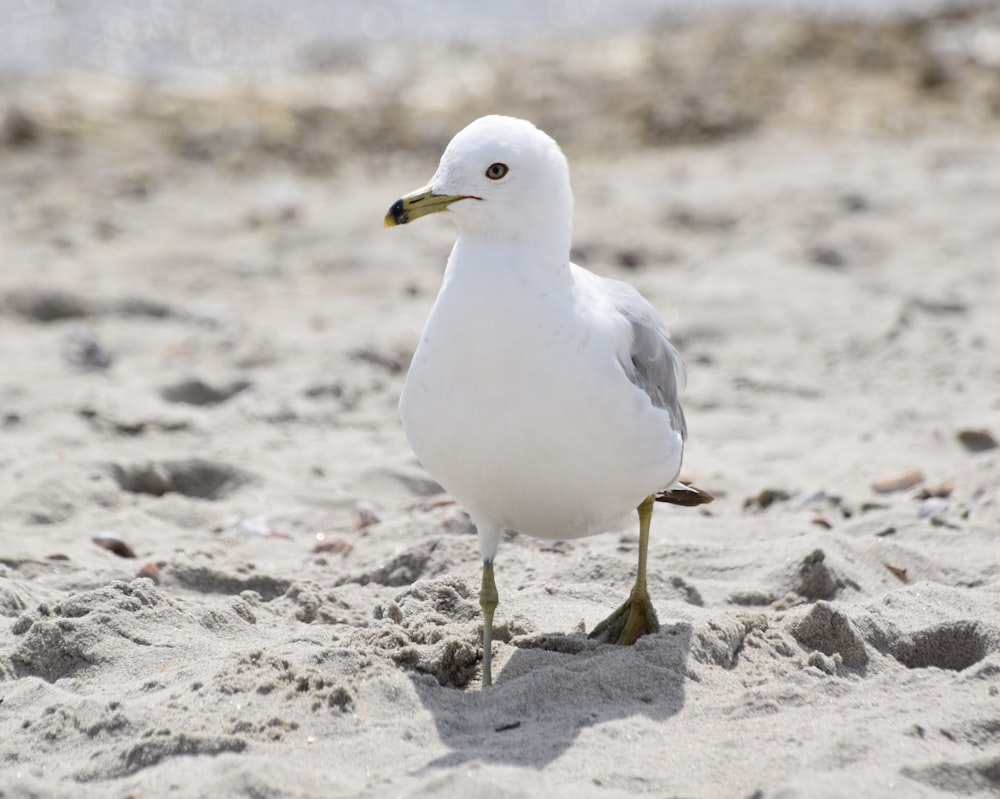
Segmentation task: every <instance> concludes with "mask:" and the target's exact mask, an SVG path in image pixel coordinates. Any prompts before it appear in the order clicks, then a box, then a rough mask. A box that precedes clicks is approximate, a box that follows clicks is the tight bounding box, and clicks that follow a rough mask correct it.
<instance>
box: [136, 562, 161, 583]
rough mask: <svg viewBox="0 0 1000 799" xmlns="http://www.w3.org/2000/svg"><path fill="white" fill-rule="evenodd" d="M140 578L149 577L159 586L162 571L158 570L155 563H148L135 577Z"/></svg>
mask: <svg viewBox="0 0 1000 799" xmlns="http://www.w3.org/2000/svg"><path fill="white" fill-rule="evenodd" d="M135 576H136V577H137V578H138V577H147V578H149V579H150V580H152V581H153V582H154V583H156V584H157V585H159V584H160V570H159V568H157V566H156V564H155V563H147V564H146V565H145V566H143V567H142V568H141V569H139V571H138V572H137V573H136V575H135Z"/></svg>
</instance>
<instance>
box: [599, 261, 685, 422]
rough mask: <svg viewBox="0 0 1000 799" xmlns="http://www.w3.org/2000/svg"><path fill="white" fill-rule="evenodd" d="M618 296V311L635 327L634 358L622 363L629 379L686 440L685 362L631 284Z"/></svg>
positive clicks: (621, 285)
mask: <svg viewBox="0 0 1000 799" xmlns="http://www.w3.org/2000/svg"><path fill="white" fill-rule="evenodd" d="M616 283H617V281H616ZM615 293H616V295H617V296H616V297H615V299H614V304H615V308H616V309H617V310H618V312H619V313H620V314H621V315H622V316H623V317H625V319H626V320H628V323H629V325H630V326H631V328H632V347H631V352H630V355H631V358H630V361H629V362H625V361H624V360H623V361H622V368H624V370H625V374H626V375H628V378H629V380H631V381H632V383H633V384H635V385H636V386H638V387H639V388H641V389H642V390H643V391H645V392H646V393H647V394H648V395H649V399H650V400H651V401H652V403H653V405H655V406H656V407H657V408H664V409H665V410H666V411H668V412H669V413H670V417H671V419H672V420H673V423H674V428H675V429H676V430H677V431H678V432H679V433H680V434H681V438H682V439H684V440H686V439H687V422H686V421H685V419H684V410H683V409H682V408H681V401H680V396H679V395H680V390H681V389H682V388H684V385H685V383H686V382H687V370H686V369H685V368H684V361H682V360H681V356H680V353H678V352H677V350H676V349H675V348H674V345H673V344H672V343H671V341H670V334H669V333H668V332H667V327H666V325H664V324H663V320H662V319H660V316H659V314H657V312H656V310H655V309H654V308H653V306H652V305H650V304H649V303H648V302H647V301H646V300H645V299H644V298H643V296H642V295H641V294H639V292H638V291H636V290H635V289H634V288H632V287H631V286H630V285H628V284H627V283H617V286H615Z"/></svg>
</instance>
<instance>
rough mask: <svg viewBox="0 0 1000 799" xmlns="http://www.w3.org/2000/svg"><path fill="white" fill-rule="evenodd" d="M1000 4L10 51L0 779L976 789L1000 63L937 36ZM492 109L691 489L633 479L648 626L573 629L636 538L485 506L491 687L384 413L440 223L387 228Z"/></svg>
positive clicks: (999, 583)
mask: <svg viewBox="0 0 1000 799" xmlns="http://www.w3.org/2000/svg"><path fill="white" fill-rule="evenodd" d="M991 24H993V23H992V22H991V18H990V16H989V14H988V13H986V12H983V13H982V14H980V15H979V16H974V15H973V16H971V17H968V16H964V17H963V16H962V15H961V14H959V15H952V16H944V17H938V18H934V19H929V20H922V21H916V22H913V21H911V22H907V23H900V24H898V25H885V24H882V23H870V24H866V25H855V26H853V27H852V26H851V25H849V24H847V23H839V22H838V23H833V22H827V23H822V22H817V21H813V20H791V19H786V18H780V19H779V18H759V17H752V18H722V19H718V18H712V19H707V20H701V21H697V20H688V21H687V22H685V24H684V25H683V26H681V27H680V28H679V29H676V28H671V29H669V30H668V31H654V32H651V33H647V34H634V35H631V36H630V37H616V38H615V39H608V40H603V39H602V40H598V41H595V42H592V43H591V47H590V49H589V50H588V51H587V52H586V53H582V54H581V53H579V52H578V53H577V54H576V55H575V56H574V55H573V54H563V55H560V54H559V51H557V49H556V48H552V47H549V48H547V47H545V46H544V44H537V43H536V44H535V45H532V47H531V48H528V51H527V52H522V53H519V54H515V55H510V54H504V53H502V52H499V51H496V52H493V51H484V52H482V53H480V52H478V51H470V50H468V49H463V48H456V49H448V48H441V49H438V50H433V51H432V52H429V53H428V52H422V53H421V55H420V56H419V57H418V58H417V59H416V63H415V65H413V66H412V70H411V72H410V73H409V74H408V75H407V74H405V73H402V74H401V73H400V71H399V70H398V69H397V66H398V65H399V64H400V63H401V62H400V61H399V59H400V58H401V54H400V52H399V51H398V49H393V48H392V47H391V46H389V45H386V48H385V49H383V50H379V51H377V52H373V53H370V54H369V55H367V56H366V59H367V60H364V59H362V62H361V63H358V62H357V61H355V60H353V59H346V58H345V59H344V60H343V61H342V62H336V61H335V60H334V62H332V63H331V62H330V59H329V58H327V59H326V60H323V59H319V61H320V62H321V63H320V65H319V66H314V68H313V70H312V71H304V72H302V73H300V74H294V75H287V76H281V77H280V78H275V79H274V80H273V81H270V82H262V83H259V84H255V85H253V86H248V85H234V84H233V83H231V82H227V81H221V82H219V83H218V84H208V85H205V84H204V83H200V84H197V85H195V84H185V83H177V82H173V83H169V84H167V83H143V82H139V81H137V80H136V79H132V78H121V77H112V76H107V75H93V74H90V75H80V74H73V75H50V76H46V77H35V78H13V77H9V76H8V77H7V78H4V79H3V85H4V88H5V95H4V96H5V97H6V98H7V105H6V106H5V111H4V113H5V116H4V122H3V126H2V131H3V132H2V135H0V139H2V141H3V144H2V145H0V198H2V207H3V209H4V210H3V213H2V214H0V240H2V242H3V247H2V257H3V268H2V269H0V364H2V365H3V369H2V374H0V613H2V615H0V703H2V704H0V796H4V797H33V796H37V797H69V796H72V797H91V796H92V797H109V796H113V797H155V796H178V797H181V796H183V797H228V796H234V797H235V796H259V797H320V796H322V797H333V796H364V797H384V796H439V797H453V796H478V797H481V798H482V799H485V798H486V797H521V796H524V797H528V796H532V797H534V796H553V797H602V798H603V797H626V796H636V795H649V796H658V797H659V796H663V797H670V796H678V797H746V798H747V799H749V797H761V798H762V799H763V797H774V798H775V799H777V797H781V798H782V799H790V798H791V797H810V798H814V797H857V796H866V797H880V796H906V797H946V796H993V795H996V794H997V793H1000V503H998V487H1000V460H998V456H1000V450H998V449H997V446H996V441H997V439H998V438H1000V361H998V358H997V353H998V351H1000V325H998V323H997V308H998V307H1000V269H998V266H997V258H998V253H1000V224H998V211H997V199H996V198H997V197H998V196H1000V138H998V137H997V135H996V134H997V132H998V130H1000V124H998V123H1000V117H998V112H997V108H998V107H1000V105H993V106H990V105H989V99H990V98H991V97H993V98H995V97H996V96H997V94H998V92H1000V84H997V82H996V72H995V65H994V66H990V64H989V63H988V59H986V56H983V55H982V54H978V55H977V53H978V51H975V52H973V51H971V50H968V49H966V50H962V49H961V48H959V49H958V50H956V49H955V47H951V49H949V45H948V43H949V42H952V43H954V42H955V41H963V40H962V35H964V34H963V31H966V33H967V32H968V30H970V26H971V29H972V30H992V28H990V27H989V26H990V25H991ZM963 26H965V27H963ZM977 26H978V27H977ZM949 36H950V37H951V38H950V39H949V38H948V37H949ZM720 41H721V42H723V43H725V42H737V43H739V45H740V46H739V48H736V50H735V51H734V50H733V48H732V47H728V46H726V47H722V46H717V47H715V49H713V48H712V47H711V46H710V45H713V44H714V45H718V44H719V42H720ZM865 42H868V43H869V45H870V43H871V42H877V43H880V44H879V46H878V47H872V46H868V47H867V49H866V45H865ZM942 42H944V44H942ZM806 45H808V46H806ZM532 48H533V49H532ZM587 53H589V58H588V57H587ZM595 53H597V54H600V56H601V58H603V59H604V61H595V56H594V54H595ZM684 53H687V54H692V53H693V54H695V56H697V55H698V54H699V53H702V54H703V55H701V56H699V57H701V58H702V61H701V62H699V61H698V58H697V57H694V56H692V57H693V58H694V60H693V61H692V62H690V63H688V62H686V61H684V59H683V58H681V55H679V54H684ZM796 54H797V55H796ZM866 54H867V55H866ZM314 55H315V54H314ZM796 58H797V59H798V60H796ZM573 59H576V60H575V61H574V60H573ZM671 59H674V60H671ZM709 62H711V63H712V64H714V65H715V66H714V67H713V68H712V69H711V70H707V71H706V70H703V69H701V67H700V66H699V65H701V66H704V64H707V63H709ZM599 63H600V64H603V65H604V67H605V68H604V69H603V70H602V69H599V68H598V67H597V66H595V64H599ZM588 64H589V67H587V66H586V65H588ZM684 64H687V66H686V67H685V68H681V67H682V66H683V65H684ZM408 83H409V84H410V85H411V86H412V87H413V89H414V90H413V92H412V93H408V92H404V91H403V88H404V87H405V86H406V85H407V84H408ZM497 87H505V88H504V92H503V93H502V97H501V99H500V100H499V101H497V105H496V106H494V107H489V102H490V98H491V97H492V96H493V95H491V93H490V92H491V90H492V89H496V88H497ZM567 91H569V92H571V94H570V95H569V97H570V99H569V100H566V99H565V96H566V95H565V93H566V92H567ZM435 92H436V93H435ZM518 92H520V93H521V94H520V95H519V94H518ZM560 97H562V98H564V99H563V101H562V102H554V101H553V98H560ZM456 101H457V102H459V106H458V107H457V108H456V107H455V102H456ZM991 109H992V110H991ZM487 110H489V111H504V112H511V113H518V114H521V115H524V116H528V117H530V118H533V119H534V120H535V121H536V122H538V123H539V124H540V125H542V126H543V127H545V128H547V129H549V130H550V131H551V132H552V133H553V134H555V135H557V136H558V137H559V138H560V139H561V141H562V143H563V144H564V146H565V149H566V150H567V152H568V153H569V155H570V158H571V165H572V170H573V181H574V187H575V191H576V196H577V206H578V207H577V224H576V235H575V249H574V257H575V258H576V260H577V261H578V262H580V263H582V264H584V265H585V266H588V267H589V268H592V269H594V270H596V271H598V272H600V273H601V274H606V275H611V276H614V277H617V278H622V279H626V280H629V281H630V282H633V283H634V284H635V285H636V286H637V287H638V288H639V289H640V290H641V291H643V292H644V294H645V295H646V296H647V297H648V298H649V299H650V300H651V301H652V302H653V303H654V304H655V305H656V306H657V307H658V308H659V309H660V310H661V311H662V312H663V314H664V317H665V318H666V319H667V321H668V323H669V324H670V326H671V328H672V330H673V331H674V334H675V339H676V341H677V343H678V346H679V348H680V350H681V351H682V353H683V354H684V356H685V358H686V360H687V362H688V365H689V370H690V386H689V389H688V391H687V393H686V395H685V408H686V411H687V416H688V423H689V428H690V439H689V444H688V448H687V457H686V465H685V475H686V476H687V477H689V478H691V479H694V480H695V481H696V482H697V483H698V485H700V486H701V487H703V488H706V489H708V490H710V491H712V492H714V493H715V494H716V495H717V500H716V502H715V503H714V504H712V505H710V506H707V507H706V508H703V509H683V508H663V507H660V508H658V509H657V513H656V515H655V518H654V523H653V534H652V545H651V550H650V561H651V566H650V569H651V574H650V587H651V592H652V595H653V599H654V602H655V604H656V606H657V608H658V610H659V615H660V619H661V621H662V622H663V629H662V630H661V632H660V633H659V634H657V635H653V636H649V637H647V638H644V639H642V640H641V641H640V642H638V643H637V644H636V645H635V646H634V647H629V648H617V647H612V646H597V645H595V644H593V643H591V642H590V641H588V639H587V638H586V632H587V631H588V630H590V629H592V628H593V626H594V625H595V624H596V623H597V622H598V621H599V620H600V619H601V618H603V616H604V615H606V614H607V612H608V611H610V610H611V609H612V607H613V606H615V605H617V604H618V603H619V602H620V601H621V600H622V599H624V597H625V595H626V593H627V591H628V589H629V586H630V581H631V579H632V576H633V569H634V565H635V564H634V561H635V557H636V545H637V534H636V530H635V529H634V528H633V527H632V526H628V527H625V528H623V529H621V530H616V531H610V532H609V533H607V534H605V535H602V536H597V537H594V538H591V539H585V540H580V541H574V542H572V543H555V542H544V541H537V540H534V539H529V538H525V537H521V536H517V535H511V536H508V538H507V539H506V540H504V541H503V542H502V544H501V549H500V553H499V556H498V560H497V566H496V577H497V584H498V588H499V592H500V600H501V602H500V607H499V610H498V613H497V639H498V642H497V644H496V649H495V662H494V674H495V678H496V680H497V685H496V686H495V687H494V688H493V689H491V690H488V691H480V690H479V683H478V681H479V678H480V674H479V666H480V662H481V652H480V651H479V633H480V624H481V622H480V616H479V608H478V599H477V591H478V579H479V563H478V548H477V545H476V540H475V535H474V531H473V530H472V528H471V526H470V524H469V521H468V519H467V517H466V516H465V515H464V513H463V512H462V510H461V508H459V507H458V506H456V505H455V504H454V503H452V502H450V501H449V499H448V498H447V496H445V495H443V494H442V492H441V488H440V486H438V485H437V484H436V483H435V482H434V481H433V479H431V478H430V477H429V476H428V475H427V474H426V473H425V472H424V471H423V470H422V469H421V467H420V465H419V464H418V463H417V462H416V460H415V459H414V457H413V455H412V454H411V452H410V451H409V449H408V447H407V445H406V442H405V440H404V437H403V435H402V431H401V428H400V425H399V422H398V418H397V415H396V403H397V400H398V396H399V392H400V389H401V386H402V381H403V379H404V375H405V371H406V368H407V364H408V360H409V357H410V355H411V353H412V351H413V348H414V346H415V344H416V342H417V339H418V336H419V333H420V330H421V327H422V324H423V320H424V318H425V316H426V314H427V312H428V310H429V307H430V304H431V303H432V301H433V297H434V293H435V291H436V288H437V286H438V284H439V281H440V276H441V270H442V266H443V262H444V259H445V257H446V255H447V252H448V248H449V246H450V242H451V241H452V239H453V237H454V231H453V229H452V227H451V226H450V225H449V223H448V222H447V220H445V219H443V218H435V219H429V220H422V221H421V222H420V223H419V224H417V225H413V226H408V227H407V228H403V229H396V230H390V231H384V230H382V228H381V224H382V216H383V214H384V213H385V210H386V209H387V208H388V206H389V204H390V203H391V202H392V201H393V200H395V199H396V198H397V197H398V196H399V195H400V194H401V193H403V192H405V191H408V190H410V189H412V188H415V187H417V186H419V185H421V184H422V183H423V181H425V180H426V179H427V177H429V176H430V174H431V173H432V172H433V169H434V166H435V164H436V158H437V154H438V152H439V150H440V148H441V147H442V146H443V144H444V143H445V142H446V141H447V139H448V137H449V136H450V135H451V133H452V132H453V131H454V130H457V129H458V127H460V126H461V124H464V123H465V122H467V121H468V119H469V118H471V117H473V116H475V115H476V114H477V113H479V112H482V111H487ZM109 547H110V548H109Z"/></svg>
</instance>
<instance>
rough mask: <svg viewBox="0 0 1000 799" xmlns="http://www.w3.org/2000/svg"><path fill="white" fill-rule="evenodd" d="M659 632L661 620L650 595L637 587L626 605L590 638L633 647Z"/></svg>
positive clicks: (604, 622) (613, 614) (602, 624)
mask: <svg viewBox="0 0 1000 799" xmlns="http://www.w3.org/2000/svg"><path fill="white" fill-rule="evenodd" d="M659 630H660V620H659V619H657V618H656V611H655V610H654V609H653V603H652V602H650V601H649V594H648V593H646V591H643V590H640V589H639V588H638V587H636V588H633V589H632V593H631V594H630V595H629V598H628V599H627V600H626V601H625V604H623V605H622V606H621V607H620V608H618V610H616V611H615V612H614V613H612V614H611V615H610V616H608V617H607V618H606V619H605V620H604V621H602V622H601V623H600V624H598V625H597V626H596V627H595V628H594V629H593V631H591V633H590V635H589V636H588V637H589V638H591V639H593V640H596V641H600V642H602V643H605V644H618V645H619V646H631V645H632V644H634V643H635V642H636V641H638V640H639V639H640V638H642V636H644V635H648V634H649V633H655V632H659Z"/></svg>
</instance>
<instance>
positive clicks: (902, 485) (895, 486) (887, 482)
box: [872, 469, 924, 494]
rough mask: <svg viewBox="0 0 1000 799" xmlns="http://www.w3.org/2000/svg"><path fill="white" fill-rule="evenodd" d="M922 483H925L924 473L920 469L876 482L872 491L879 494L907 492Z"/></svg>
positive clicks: (909, 470)
mask: <svg viewBox="0 0 1000 799" xmlns="http://www.w3.org/2000/svg"><path fill="white" fill-rule="evenodd" d="M922 482H924V473H923V472H922V471H920V469H907V470H906V471H905V472H900V473H899V474H894V475H890V476H889V477H881V478H879V479H878V480H875V481H874V482H873V483H872V490H873V491H876V492H877V493H879V494H891V493H893V492H895V491H906V490H907V489H908V488H913V487H914V486H918V485H920V484H921V483H922Z"/></svg>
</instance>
